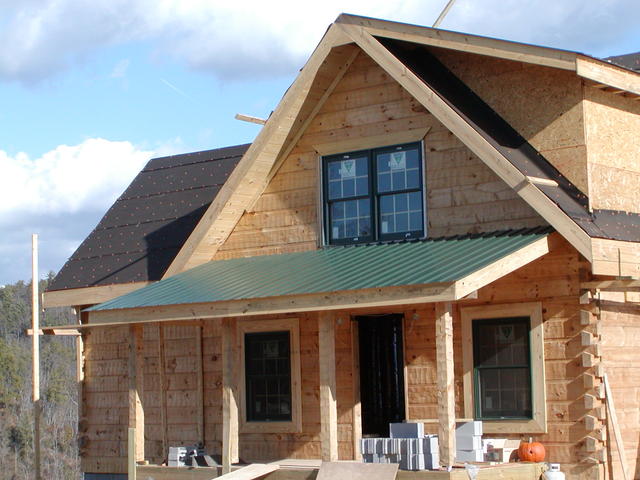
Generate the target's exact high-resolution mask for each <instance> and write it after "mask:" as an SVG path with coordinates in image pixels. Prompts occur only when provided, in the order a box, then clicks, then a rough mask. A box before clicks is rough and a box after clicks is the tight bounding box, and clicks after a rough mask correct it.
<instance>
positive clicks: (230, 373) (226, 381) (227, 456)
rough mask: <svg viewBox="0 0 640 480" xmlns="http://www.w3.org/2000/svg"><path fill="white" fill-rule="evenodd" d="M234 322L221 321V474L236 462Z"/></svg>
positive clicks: (236, 424) (236, 425)
mask: <svg viewBox="0 0 640 480" xmlns="http://www.w3.org/2000/svg"><path fill="white" fill-rule="evenodd" d="M234 327H235V322H234V321H233V319H230V318H223V319H222V473H223V474H225V473H229V472H231V465H232V464H233V463H237V462H238V402H237V393H236V378H237V375H236V371H237V368H236V363H237V354H236V332H235V328H234Z"/></svg>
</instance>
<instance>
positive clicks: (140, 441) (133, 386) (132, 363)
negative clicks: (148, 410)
mask: <svg viewBox="0 0 640 480" xmlns="http://www.w3.org/2000/svg"><path fill="white" fill-rule="evenodd" d="M142 328H143V327H142V325H131V326H130V327H129V330H130V333H131V335H130V337H129V338H130V340H129V428H130V429H131V428H133V429H135V442H134V445H135V451H134V452H132V454H133V457H134V461H135V462H141V461H143V460H144V406H143V403H142V399H143V395H144V373H143V372H144V343H143V340H142Z"/></svg>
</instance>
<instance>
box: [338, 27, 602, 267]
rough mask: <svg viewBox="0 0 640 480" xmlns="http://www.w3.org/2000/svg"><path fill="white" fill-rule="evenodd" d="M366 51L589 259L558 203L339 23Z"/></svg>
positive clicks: (390, 59)
mask: <svg viewBox="0 0 640 480" xmlns="http://www.w3.org/2000/svg"><path fill="white" fill-rule="evenodd" d="M340 26H341V27H342V28H344V29H345V33H346V34H347V35H349V36H350V37H351V38H352V39H353V40H354V41H355V42H356V43H357V44H358V45H359V46H360V47H361V48H362V49H363V50H364V51H365V53H366V54H367V55H369V56H370V57H371V58H373V60H374V61H376V62H377V63H378V65H380V66H381V67H382V68H383V69H384V70H385V71H386V72H387V73H388V74H389V75H390V76H391V77H392V78H393V79H394V80H396V81H397V82H398V83H399V84H400V85H401V86H402V87H404V88H405V89H406V90H407V91H408V92H409V93H410V94H411V95H412V96H413V97H414V98H415V99H416V100H418V101H419V102H420V103H421V104H422V105H423V106H424V107H425V108H426V109H427V110H429V112H431V113H432V114H433V116H434V117H436V118H437V119H438V120H439V121H440V122H442V124H443V125H444V126H445V127H447V129H449V130H450V131H451V132H452V133H453V134H454V135H455V136H456V137H458V138H459V139H460V140H461V141H462V142H463V143H464V144H465V145H466V146H467V147H468V148H469V149H470V150H471V151H472V152H474V153H475V154H476V155H477V156H478V157H479V158H480V159H481V160H482V161H483V162H484V163H485V164H486V165H487V166H488V167H489V168H491V170H493V171H494V172H495V173H496V174H497V175H498V176H499V177H500V178H501V179H502V180H503V181H504V182H505V183H507V185H509V186H510V187H512V188H513V189H514V190H515V191H516V193H518V195H520V197H522V198H523V199H524V200H525V201H526V202H527V203H528V204H529V205H530V206H531V207H532V208H533V209H534V210H536V211H537V212H538V214H540V215H541V216H542V217H543V218H544V219H545V220H546V221H547V222H549V223H550V224H551V225H552V226H553V227H554V228H555V229H556V230H557V231H558V232H560V234H561V235H562V236H563V237H565V238H566V239H567V240H568V241H569V242H570V243H571V244H572V245H573V246H574V247H575V248H576V249H577V250H578V251H579V252H580V253H581V254H582V255H583V256H584V257H585V258H586V259H587V260H589V261H591V258H592V248H591V238H590V237H589V235H587V234H586V232H584V230H582V229H581V228H580V227H579V226H578V225H577V224H576V223H575V222H574V221H573V220H572V219H571V218H570V217H569V216H567V214H566V213H564V212H563V211H562V210H561V209H560V208H559V207H558V205H557V204H556V203H555V202H554V201H553V200H551V199H550V198H549V197H547V196H546V195H545V194H544V193H543V192H542V191H541V190H540V189H539V188H538V187H536V186H535V185H534V184H533V183H531V182H530V181H529V180H528V179H527V178H526V176H525V175H524V174H523V173H522V172H521V171H520V170H518V169H517V168H516V167H515V166H514V165H512V164H511V162H509V161H508V160H507V159H506V158H505V157H504V156H503V155H502V154H501V153H500V152H499V151H498V150H497V149H496V148H495V147H494V146H493V145H491V144H490V143H489V142H488V141H487V140H486V139H485V138H483V137H482V135H480V133H478V132H477V131H476V130H475V129H474V128H473V127H472V126H471V125H470V124H469V123H467V122H466V121H465V120H464V119H463V118H462V117H461V116H460V114H459V113H458V112H457V111H455V110H454V109H453V108H452V107H450V106H449V105H448V104H447V103H446V102H445V101H444V99H442V98H441V97H440V95H439V94H438V93H437V92H435V91H434V90H432V89H431V88H430V87H429V86H428V85H426V84H425V83H424V82H423V81H422V80H421V79H420V78H418V77H417V76H416V75H415V74H414V73H413V72H411V71H410V70H409V69H408V68H407V67H406V66H405V65H404V64H403V63H402V62H401V61H400V60H398V59H397V58H396V57H394V56H393V55H391V54H390V53H389V51H388V50H387V49H386V48H385V47H384V46H383V45H382V44H381V43H380V42H379V41H378V40H376V39H375V38H373V37H372V36H371V35H370V34H369V33H368V31H367V29H366V28H363V27H356V26H354V25H340Z"/></svg>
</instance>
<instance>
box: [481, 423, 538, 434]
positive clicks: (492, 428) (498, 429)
mask: <svg viewBox="0 0 640 480" xmlns="http://www.w3.org/2000/svg"><path fill="white" fill-rule="evenodd" d="M485 433H490V434H493V433H500V434H507V433H547V426H546V423H541V422H538V421H536V420H483V421H482V434H483V435H484V434H485Z"/></svg>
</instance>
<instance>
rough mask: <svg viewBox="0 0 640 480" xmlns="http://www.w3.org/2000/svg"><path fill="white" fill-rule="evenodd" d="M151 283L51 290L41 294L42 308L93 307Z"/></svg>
mask: <svg viewBox="0 0 640 480" xmlns="http://www.w3.org/2000/svg"><path fill="white" fill-rule="evenodd" d="M151 283H153V282H134V283H119V284H114V285H103V286H99V287H85V288H70V289H67V290H52V291H49V292H44V293H43V294H42V306H43V308H52V307H72V306H74V305H94V304H96V303H102V302H106V301H107V300H111V299H113V298H116V297H119V296H121V295H124V294H126V293H129V292H133V291H135V290H139V289H141V288H142V287H146V286H147V285H150V284H151Z"/></svg>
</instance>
